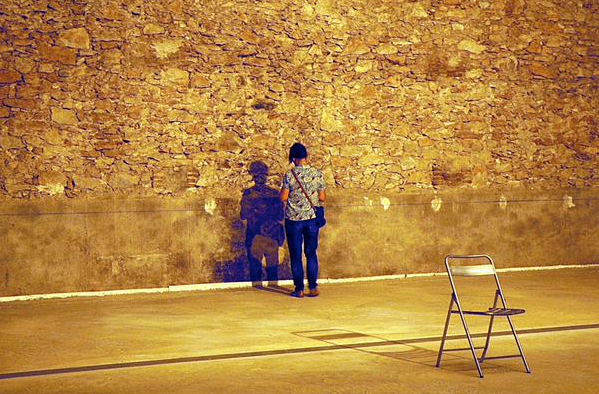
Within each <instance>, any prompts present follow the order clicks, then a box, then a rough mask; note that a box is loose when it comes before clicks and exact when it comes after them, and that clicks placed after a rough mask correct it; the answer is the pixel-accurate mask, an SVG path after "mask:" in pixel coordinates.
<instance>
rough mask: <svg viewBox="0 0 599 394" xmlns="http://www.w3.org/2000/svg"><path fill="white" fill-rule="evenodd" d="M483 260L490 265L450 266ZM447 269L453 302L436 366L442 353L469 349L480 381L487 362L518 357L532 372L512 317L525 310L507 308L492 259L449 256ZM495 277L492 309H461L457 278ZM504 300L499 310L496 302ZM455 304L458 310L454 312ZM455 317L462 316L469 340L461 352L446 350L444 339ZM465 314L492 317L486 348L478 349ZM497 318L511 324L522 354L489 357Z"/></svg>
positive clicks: (528, 371)
mask: <svg viewBox="0 0 599 394" xmlns="http://www.w3.org/2000/svg"><path fill="white" fill-rule="evenodd" d="M474 259H477V260H481V259H486V260H487V261H488V263H487V264H483V265H469V266H468V265H467V266H453V267H452V264H451V261H452V260H474ZM445 269H446V270H447V275H448V276H449V282H450V284H451V290H452V293H451V300H450V302H449V310H448V312H447V318H446V320H445V328H444V330H443V336H442V338H441V345H440V347H439V354H438V356H437V364H436V366H437V367H440V366H441V357H442V355H443V352H444V351H445V352H450V351H467V350H470V352H471V353H472V358H473V359H474V363H475V364H476V369H477V371H478V375H479V377H480V378H482V377H484V375H483V371H482V368H481V364H482V363H484V362H485V361H486V360H492V359H504V358H516V357H519V358H521V359H522V362H523V363H524V368H525V369H526V372H527V373H531V371H530V368H529V366H528V363H527V361H526V357H525V356H524V351H523V350H522V346H521V345H520V341H519V340H518V335H517V333H516V329H515V328H514V324H513V323H512V319H511V316H513V315H518V314H523V313H524V312H525V311H524V310H523V309H510V308H508V307H507V303H506V301H505V297H504V295H503V290H502V289H501V284H500V283H499V278H498V277H497V271H496V269H495V263H494V262H493V259H491V257H490V256H488V255H485V254H479V255H448V256H446V257H445ZM491 275H493V277H494V278H495V284H496V291H495V300H494V302H493V306H492V307H491V308H489V309H488V310H487V311H465V310H463V309H462V305H461V304H460V299H459V297H458V292H457V289H456V285H455V281H454V278H453V277H454V276H491ZM499 300H501V305H502V306H503V307H501V308H498V307H497V303H498V301H499ZM454 304H455V306H456V307H457V309H454ZM452 314H459V315H460V319H461V321H462V325H463V326H464V331H465V332H466V338H467V340H468V345H469V347H467V348H459V349H444V347H445V340H446V339H447V331H448V328H449V322H450V320H451V315H452ZM465 315H476V316H488V317H490V321H489V328H488V330H487V335H486V339H485V345H484V346H483V347H475V346H474V344H473V342H472V335H471V334H470V330H469V329H468V324H467V323H466V318H465ZM495 317H506V318H507V321H508V323H509V326H510V329H511V330H512V334H513V336H514V339H515V341H516V345H517V346H518V351H519V354H515V355H508V356H495V357H487V352H488V350H489V343H490V340H491V333H492V330H493V322H494V320H495ZM476 349H483V351H482V355H481V357H480V358H479V357H478V356H477V355H476Z"/></svg>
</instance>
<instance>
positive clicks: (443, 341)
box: [437, 294, 453, 368]
mask: <svg viewBox="0 0 599 394" xmlns="http://www.w3.org/2000/svg"><path fill="white" fill-rule="evenodd" d="M452 308H453V294H452V295H451V301H450V302H449V310H448V311H447V318H446V319H445V328H444V329H443V336H442V337H441V346H440V347H439V354H438V355H437V368H438V367H440V366H441V356H442V355H443V347H444V346H445V338H446V337H447V330H448V328H449V320H450V319H451V309H452Z"/></svg>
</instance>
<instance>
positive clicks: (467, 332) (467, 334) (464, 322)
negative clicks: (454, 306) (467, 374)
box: [458, 304, 484, 378]
mask: <svg viewBox="0 0 599 394" xmlns="http://www.w3.org/2000/svg"><path fill="white" fill-rule="evenodd" d="M458 308H459V311H460V318H461V319H462V325H463V326H464V331H466V338H467V339H468V345H470V351H471V352H472V358H473V359H474V363H475V364H476V369H477V371H478V376H479V377H481V378H482V377H484V375H483V371H482V369H481V368H480V363H479V362H478V357H477V356H476V350H475V349H474V344H473V342H472V337H471V336H470V330H468V324H466V318H465V317H464V314H463V313H462V308H460V305H459V304H458Z"/></svg>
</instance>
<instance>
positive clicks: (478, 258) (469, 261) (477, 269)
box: [445, 254, 501, 296]
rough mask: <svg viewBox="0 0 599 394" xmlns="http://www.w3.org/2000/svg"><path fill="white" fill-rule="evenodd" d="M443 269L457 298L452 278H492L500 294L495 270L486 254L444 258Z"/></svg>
mask: <svg viewBox="0 0 599 394" xmlns="http://www.w3.org/2000/svg"><path fill="white" fill-rule="evenodd" d="M445 268H446V269H447V274H448V276H449V282H450V283H451V288H452V290H453V293H454V294H455V295H456V296H457V288H456V282H455V280H454V276H461V277H481V276H492V277H493V279H494V282H495V286H496V288H497V290H499V291H500V292H501V285H500V284H499V278H498V277H497V271H496V270H495V263H494V262H493V259H491V257H490V256H488V255H486V254H477V255H449V256H446V257H445Z"/></svg>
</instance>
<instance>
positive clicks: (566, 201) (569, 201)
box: [562, 194, 576, 208]
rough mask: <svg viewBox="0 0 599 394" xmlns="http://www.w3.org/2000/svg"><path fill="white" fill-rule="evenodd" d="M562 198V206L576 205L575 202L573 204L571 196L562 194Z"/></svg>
mask: <svg viewBox="0 0 599 394" xmlns="http://www.w3.org/2000/svg"><path fill="white" fill-rule="evenodd" d="M562 200H563V201H564V208H574V207H575V206H576V204H574V201H573V200H572V196H569V195H567V194H564V197H563V199H562Z"/></svg>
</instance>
